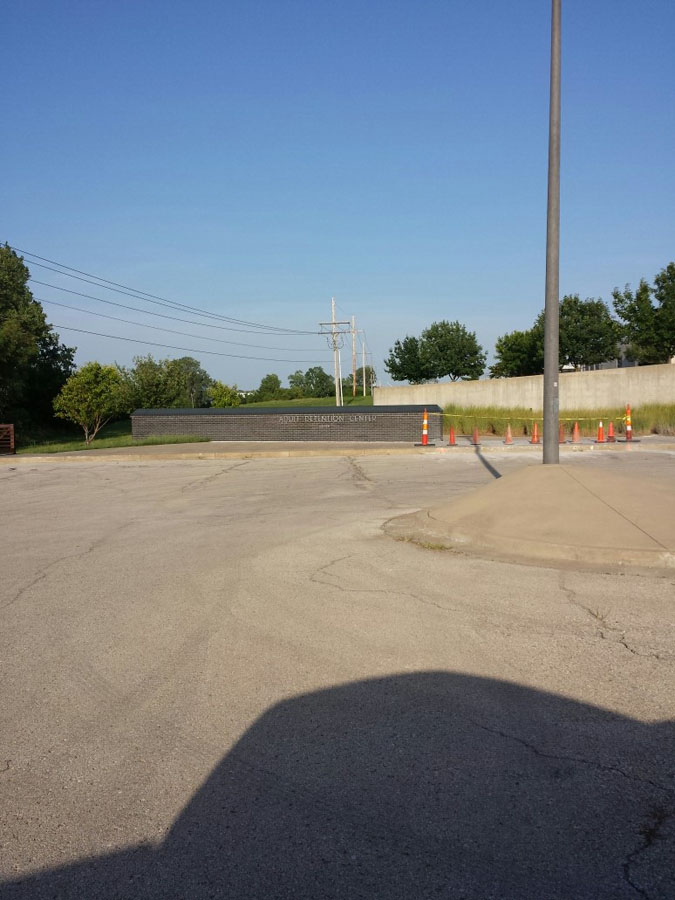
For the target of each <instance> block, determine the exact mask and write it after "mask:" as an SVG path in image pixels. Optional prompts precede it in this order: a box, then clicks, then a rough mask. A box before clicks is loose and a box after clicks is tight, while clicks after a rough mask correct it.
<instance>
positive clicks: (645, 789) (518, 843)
mask: <svg viewBox="0 0 675 900" xmlns="http://www.w3.org/2000/svg"><path fill="white" fill-rule="evenodd" d="M674 734H675V732H674V728H673V723H672V722H670V723H663V724H656V725H645V724H643V723H640V722H637V721H634V720H631V719H627V718H623V717H621V716H618V715H615V714H612V713H610V712H607V711H605V710H602V709H598V708H595V707H592V706H588V705H585V704H582V703H577V702H573V701H570V700H566V699H564V698H562V697H560V696H554V695H551V694H546V693H542V692H538V691H535V690H530V689H528V688H524V687H519V686H517V685H514V684H509V683H506V682H500V681H495V680H490V679H483V678H476V677H469V676H465V675H458V674H449V673H445V672H423V673H418V674H410V675H400V676H392V677H387V678H381V679H375V680H370V681H361V682H356V683H352V684H347V685H344V686H340V687H335V688H332V689H330V690H324V691H318V692H316V693H311V694H306V695H303V696H299V697H297V698H294V699H291V700H287V701H284V702H282V703H279V704H278V705H276V706H274V707H273V708H271V709H270V710H269V711H268V712H266V713H265V714H264V715H263V716H261V718H260V719H259V720H258V721H257V722H256V723H255V724H254V725H253V726H252V727H251V728H250V729H249V730H248V732H247V733H246V734H245V735H244V736H243V738H242V739H241V740H240V741H239V742H238V743H237V744H236V745H235V747H234V748H233V749H232V751H231V752H230V753H229V754H228V755H227V756H225V757H224V759H223V760H222V762H221V763H220V764H219V765H218V766H217V767H216V768H215V769H214V771H213V772H212V773H211V775H210V776H209V777H208V778H207V780H206V781H205V783H204V784H203V786H202V787H201V789H200V790H199V791H198V792H197V793H196V795H195V796H194V797H193V798H192V800H191V801H190V802H189V803H188V805H187V806H186V808H185V809H184V810H183V812H182V814H181V815H180V816H179V817H178V818H177V820H176V821H175V822H174V824H173V826H172V828H171V831H170V833H169V835H168V837H167V839H166V841H165V842H164V843H163V844H162V845H161V846H156V847H155V846H139V847H134V848H130V849H129V850H127V851H123V852H118V853H114V854H112V855H110V856H103V857H100V858H94V859H89V860H86V861H82V862H80V863H76V864H73V865H71V866H67V867H64V868H61V869H57V870H53V871H46V872H41V873H39V874H36V875H35V876H31V877H29V878H26V879H25V880H23V881H21V882H13V883H5V884H4V885H3V886H1V887H0V896H2V898H3V900H5V898H22V900H24V898H25V900H27V898H31V900H39V898H47V897H49V898H71V897H72V898H74V897H82V898H102V900H111V898H152V900H159V898H186V900H187V898H196V900H202V898H253V900H257V898H260V900H262V898H294V900H295V898H313V900H315V898H324V897H325V898H360V897H364V898H384V900H397V898H401V900H402V898H406V900H417V898H476V900H478V898H480V900H487V898H497V897H500V898H502V897H503V898H527V900H552V898H566V900H569V898H575V900H577V898H595V900H598V898H622V897H626V898H634V897H640V896H642V897H649V898H652V900H654V898H666V897H670V898H672V897H673V896H675V852H674V849H675V844H674V841H673V817H672V812H673V792H672V788H673V769H674V764H673V760H674V754H675V740H674Z"/></svg>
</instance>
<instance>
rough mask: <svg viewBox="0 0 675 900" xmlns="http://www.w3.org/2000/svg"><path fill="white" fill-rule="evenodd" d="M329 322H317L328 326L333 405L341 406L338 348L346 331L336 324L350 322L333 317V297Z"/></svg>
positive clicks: (322, 325)
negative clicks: (331, 360) (331, 359)
mask: <svg viewBox="0 0 675 900" xmlns="http://www.w3.org/2000/svg"><path fill="white" fill-rule="evenodd" d="M330 311H331V317H330V322H319V326H320V328H321V329H323V328H324V327H326V328H328V327H329V328H330V331H329V332H328V344H329V345H330V346H331V347H332V348H333V371H334V373H335V405H336V406H342V402H343V400H342V367H341V365H340V348H341V347H342V335H343V334H346V331H341V330H339V329H338V325H350V324H351V323H350V322H346V321H341V322H338V321H336V319H335V297H331V301H330Z"/></svg>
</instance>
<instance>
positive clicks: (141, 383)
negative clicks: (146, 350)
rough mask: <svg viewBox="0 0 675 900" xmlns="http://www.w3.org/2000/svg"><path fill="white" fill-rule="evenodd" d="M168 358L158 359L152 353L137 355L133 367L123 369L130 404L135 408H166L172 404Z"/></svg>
mask: <svg viewBox="0 0 675 900" xmlns="http://www.w3.org/2000/svg"><path fill="white" fill-rule="evenodd" d="M167 364H168V360H156V359H154V358H153V357H152V355H151V354H148V355H147V356H135V357H134V365H133V366H132V368H131V369H122V370H121V371H122V372H123V375H124V378H125V381H126V383H127V387H128V391H129V395H130V406H131V407H132V408H134V409H164V408H166V407H170V406H172V401H173V397H172V396H170V393H169V384H168V381H167V372H166V368H167Z"/></svg>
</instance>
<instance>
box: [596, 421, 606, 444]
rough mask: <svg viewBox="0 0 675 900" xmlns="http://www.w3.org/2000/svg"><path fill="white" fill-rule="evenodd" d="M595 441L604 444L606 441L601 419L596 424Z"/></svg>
mask: <svg viewBox="0 0 675 900" xmlns="http://www.w3.org/2000/svg"><path fill="white" fill-rule="evenodd" d="M595 443H596V444H604V443H606V441H605V429H604V428H603V425H602V420H601V421H600V424H599V425H598V437H597V440H596V442H595Z"/></svg>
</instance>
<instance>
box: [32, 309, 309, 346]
mask: <svg viewBox="0 0 675 900" xmlns="http://www.w3.org/2000/svg"><path fill="white" fill-rule="evenodd" d="M35 299H36V300H38V301H39V302H40V303H50V304H52V306H60V307H62V308H63V309H74V310H75V311H76V312H82V313H85V315H88V316H98V318H100V319H112V320H113V321H115V322H124V323H125V324H127V325H136V326H137V327H138V328H151V329H152V330H153V331H167V332H169V333H170V334H179V335H181V336H182V337H191V338H197V340H199V341H215V342H216V343H218V344H233V345H234V346H235V347H255V348H256V349H257V350H278V351H280V352H281V353H318V352H320V351H318V350H316V349H314V348H312V349H310V350H303V349H289V348H287V347H268V346H266V345H264V344H244V343H242V342H241V341H226V340H224V339H223V338H212V337H207V336H206V335H203V334H190V333H189V332H187V331H176V329H175V328H162V327H161V325H149V324H148V323H146V322H135V321H134V320H133V319H122V318H121V317H120V316H108V315H106V314H105V313H97V312H94V311H93V310H91V309H82V307H81V306H71V305H70V304H69V303H59V302H58V301H57V300H49V299H47V298H46V297H36V298H35ZM195 324H199V323H195Z"/></svg>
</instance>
